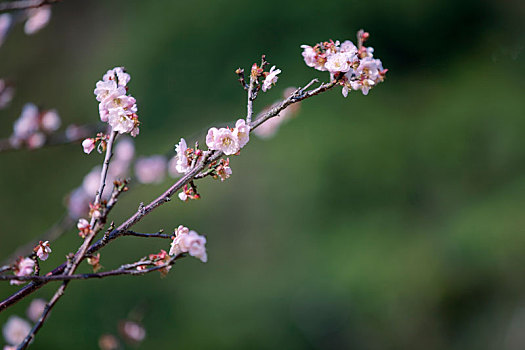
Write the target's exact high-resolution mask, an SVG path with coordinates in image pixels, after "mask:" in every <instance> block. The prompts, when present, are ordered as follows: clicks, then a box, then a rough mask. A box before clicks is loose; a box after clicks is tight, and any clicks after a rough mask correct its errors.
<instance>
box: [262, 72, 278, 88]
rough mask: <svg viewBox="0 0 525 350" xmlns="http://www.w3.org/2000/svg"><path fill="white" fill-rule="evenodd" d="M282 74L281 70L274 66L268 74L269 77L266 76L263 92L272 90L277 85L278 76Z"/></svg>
mask: <svg viewBox="0 0 525 350" xmlns="http://www.w3.org/2000/svg"><path fill="white" fill-rule="evenodd" d="M279 73H281V70H280V69H275V66H273V67H272V68H271V69H270V71H269V72H268V75H267V76H266V79H264V82H263V85H262V91H264V92H266V90H270V89H271V87H272V86H273V85H275V84H276V83H277V79H278V78H279V77H278V76H277V74H279Z"/></svg>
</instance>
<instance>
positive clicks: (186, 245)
mask: <svg viewBox="0 0 525 350" xmlns="http://www.w3.org/2000/svg"><path fill="white" fill-rule="evenodd" d="M205 244H206V238H205V237H204V236H201V235H199V234H198V233H197V232H195V231H189V229H188V228H187V227H184V226H182V225H181V226H179V227H178V228H177V229H176V230H175V238H174V239H173V241H172V242H171V249H170V252H169V254H170V255H179V254H181V253H186V252H188V253H189V254H190V255H191V256H194V257H196V258H198V259H200V260H201V261H202V262H206V261H208V256H207V254H206V247H205Z"/></svg>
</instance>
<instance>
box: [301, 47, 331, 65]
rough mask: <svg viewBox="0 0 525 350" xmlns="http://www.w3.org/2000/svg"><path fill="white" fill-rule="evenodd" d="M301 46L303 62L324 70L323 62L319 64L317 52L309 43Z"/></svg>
mask: <svg viewBox="0 0 525 350" xmlns="http://www.w3.org/2000/svg"><path fill="white" fill-rule="evenodd" d="M301 48H302V49H303V53H302V55H303V57H304V62H305V63H306V65H307V66H308V67H312V68H315V69H317V70H321V71H322V70H326V69H325V68H324V62H323V63H322V64H320V62H319V60H318V59H317V52H316V51H315V50H314V48H313V47H311V46H309V45H301Z"/></svg>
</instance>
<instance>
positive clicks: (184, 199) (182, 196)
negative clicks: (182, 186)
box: [178, 191, 188, 202]
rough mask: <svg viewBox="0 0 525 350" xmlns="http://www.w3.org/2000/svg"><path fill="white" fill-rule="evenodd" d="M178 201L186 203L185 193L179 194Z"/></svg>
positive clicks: (186, 196)
mask: <svg viewBox="0 0 525 350" xmlns="http://www.w3.org/2000/svg"><path fill="white" fill-rule="evenodd" d="M178 196H179V199H180V200H181V201H183V202H186V201H187V200H188V195H187V194H186V192H184V191H182V192H181V193H179V195H178Z"/></svg>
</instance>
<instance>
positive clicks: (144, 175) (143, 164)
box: [135, 155, 166, 184]
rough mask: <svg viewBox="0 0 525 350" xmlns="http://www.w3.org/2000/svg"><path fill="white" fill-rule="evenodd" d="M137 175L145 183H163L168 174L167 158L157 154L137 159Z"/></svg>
mask: <svg viewBox="0 0 525 350" xmlns="http://www.w3.org/2000/svg"><path fill="white" fill-rule="evenodd" d="M135 175H136V176H137V180H138V181H139V182H140V183H143V184H150V183H161V182H162V181H164V177H165V176H166V158H164V157H163V156H161V155H156V156H151V157H142V158H139V159H137V161H136V162H135Z"/></svg>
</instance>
